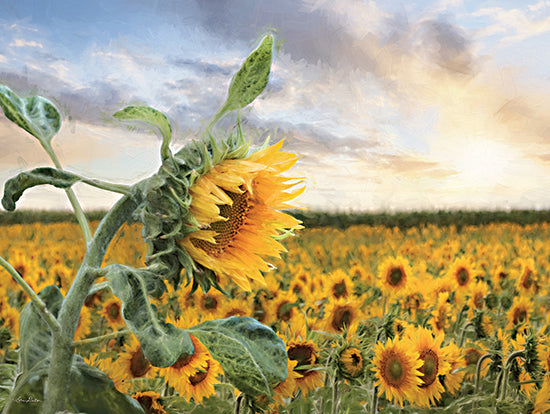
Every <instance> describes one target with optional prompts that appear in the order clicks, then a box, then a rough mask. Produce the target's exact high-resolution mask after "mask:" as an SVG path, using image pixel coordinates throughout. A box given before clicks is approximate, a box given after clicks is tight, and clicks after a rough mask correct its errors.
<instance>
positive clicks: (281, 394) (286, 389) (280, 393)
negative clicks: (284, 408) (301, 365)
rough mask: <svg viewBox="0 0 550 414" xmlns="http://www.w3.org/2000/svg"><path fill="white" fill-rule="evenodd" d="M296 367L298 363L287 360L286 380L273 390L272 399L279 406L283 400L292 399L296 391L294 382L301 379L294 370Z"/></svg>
mask: <svg viewBox="0 0 550 414" xmlns="http://www.w3.org/2000/svg"><path fill="white" fill-rule="evenodd" d="M296 365H298V361H294V360H290V359H289V360H288V361H287V370H288V375H287V376H286V379H285V380H284V381H283V382H281V383H279V384H277V385H276V386H275V387H274V388H273V392H274V393H275V395H274V399H275V401H276V402H277V403H278V404H279V405H282V404H283V398H290V397H293V396H294V393H295V391H296V389H297V383H296V381H297V379H298V378H301V377H302V374H300V373H299V372H298V371H296V370H295V368H296Z"/></svg>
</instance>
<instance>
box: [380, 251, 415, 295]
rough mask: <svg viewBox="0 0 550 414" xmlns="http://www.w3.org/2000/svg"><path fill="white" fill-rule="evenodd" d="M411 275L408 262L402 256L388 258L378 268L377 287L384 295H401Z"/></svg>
mask: <svg viewBox="0 0 550 414" xmlns="http://www.w3.org/2000/svg"><path fill="white" fill-rule="evenodd" d="M411 273H412V270H411V267H410V265H409V261H408V260H407V259H405V258H404V257H403V256H396V257H388V258H386V259H385V260H383V261H382V262H381V263H380V265H379V266H378V285H379V286H380V288H381V289H382V291H383V292H385V293H386V294H395V293H401V292H403V291H404V290H405V288H406V287H407V285H408V279H409V278H410V276H411Z"/></svg>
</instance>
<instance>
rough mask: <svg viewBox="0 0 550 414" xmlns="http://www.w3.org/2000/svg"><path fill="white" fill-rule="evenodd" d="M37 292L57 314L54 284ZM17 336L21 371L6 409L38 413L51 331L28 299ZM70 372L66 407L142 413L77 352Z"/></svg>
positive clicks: (14, 413)
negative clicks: (18, 337)
mask: <svg viewBox="0 0 550 414" xmlns="http://www.w3.org/2000/svg"><path fill="white" fill-rule="evenodd" d="M38 296H39V297H40V298H41V299H42V300H43V301H44V303H45V304H46V306H47V308H48V310H49V311H50V312H51V313H52V314H53V315H54V316H57V313H58V312H59V310H60V308H61V305H62V303H63V295H62V294H61V292H60V291H59V289H58V288H57V286H53V285H52V286H48V287H46V288H44V289H43V290H42V291H41V292H40V293H39V294H38ZM20 339H21V351H20V360H21V368H22V375H21V376H20V377H19V379H18V380H17V383H16V387H15V389H14V392H13V395H11V399H12V402H11V406H10V410H9V413H10V414H34V413H36V414H38V413H39V412H40V408H41V402H42V400H43V398H44V383H45V380H46V377H47V375H48V371H49V365H50V353H51V349H52V334H51V331H50V329H49V327H48V325H47V324H46V322H45V321H44V320H43V318H42V316H41V315H40V313H39V312H38V311H37V310H36V306H35V305H34V304H33V303H32V302H29V303H28V304H27V305H26V306H25V308H24V309H23V310H22V311H21V322H20ZM70 376H71V381H70V382H69V392H68V402H67V404H68V406H67V409H70V410H72V411H74V412H86V413H88V414H111V413H112V414H115V413H120V412H124V413H128V414H143V410H142V409H141V407H140V406H139V404H137V402H136V401H135V400H133V399H132V398H130V397H128V396H126V395H124V394H122V393H120V392H119V391H117V390H116V388H115V386H114V384H113V381H112V380H111V379H110V378H109V377H108V376H107V375H106V374H104V373H103V372H102V371H100V370H98V369H97V368H94V367H92V366H90V365H88V364H86V363H85V362H84V360H83V359H82V357H80V356H78V355H77V356H75V358H74V361H73V364H72V366H71V372H70Z"/></svg>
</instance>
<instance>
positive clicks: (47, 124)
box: [0, 85, 61, 145]
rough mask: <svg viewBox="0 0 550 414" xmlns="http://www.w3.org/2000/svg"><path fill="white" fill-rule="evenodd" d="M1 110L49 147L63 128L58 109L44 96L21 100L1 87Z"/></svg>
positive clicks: (5, 87) (9, 90)
mask: <svg viewBox="0 0 550 414" xmlns="http://www.w3.org/2000/svg"><path fill="white" fill-rule="evenodd" d="M0 108H2V110H3V111H4V114H5V115H6V118H8V119H9V120H10V121H12V122H14V123H15V124H16V125H18V126H20V127H21V128H23V129H24V130H25V131H27V132H28V133H30V134H31V135H33V136H34V137H36V138H38V139H39V140H40V141H42V142H45V143H47V144H48V145H49V143H50V142H51V140H52V138H53V136H54V135H55V134H57V132H58V131H59V128H61V115H60V113H59V111H58V110H57V108H56V107H55V106H54V105H53V104H52V103H51V102H50V101H49V100H47V99H46V98H43V97H42V96H30V97H27V98H21V97H20V96H18V95H17V94H15V93H14V92H13V91H12V90H11V89H10V88H8V87H7V86H5V85H0Z"/></svg>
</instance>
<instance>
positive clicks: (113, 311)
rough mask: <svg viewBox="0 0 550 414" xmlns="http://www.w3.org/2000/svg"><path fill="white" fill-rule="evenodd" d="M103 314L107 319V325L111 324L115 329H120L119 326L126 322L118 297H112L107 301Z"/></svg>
mask: <svg viewBox="0 0 550 414" xmlns="http://www.w3.org/2000/svg"><path fill="white" fill-rule="evenodd" d="M101 315H103V317H104V318H105V320H106V321H107V325H109V327H110V328H111V329H112V330H113V331H116V330H118V328H120V327H121V326H124V324H125V322H124V318H123V317H122V304H121V303H120V300H119V299H118V298H117V297H112V298H110V299H108V300H106V301H105V303H104V304H103V310H102V311H101Z"/></svg>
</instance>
